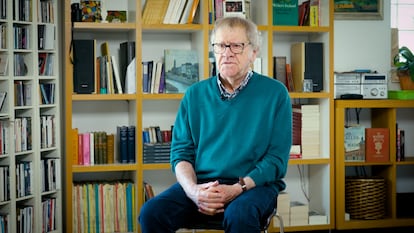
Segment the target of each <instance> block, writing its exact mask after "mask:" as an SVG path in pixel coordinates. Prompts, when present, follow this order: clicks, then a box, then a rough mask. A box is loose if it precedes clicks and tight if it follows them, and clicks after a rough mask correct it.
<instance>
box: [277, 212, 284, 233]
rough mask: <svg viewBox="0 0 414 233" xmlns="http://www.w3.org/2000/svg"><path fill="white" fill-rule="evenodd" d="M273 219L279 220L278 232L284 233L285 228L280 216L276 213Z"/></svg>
mask: <svg viewBox="0 0 414 233" xmlns="http://www.w3.org/2000/svg"><path fill="white" fill-rule="evenodd" d="M275 217H276V218H277V219H278V220H279V232H280V233H284V232H285V227H284V225H283V219H282V216H280V215H279V214H278V213H276V215H275Z"/></svg>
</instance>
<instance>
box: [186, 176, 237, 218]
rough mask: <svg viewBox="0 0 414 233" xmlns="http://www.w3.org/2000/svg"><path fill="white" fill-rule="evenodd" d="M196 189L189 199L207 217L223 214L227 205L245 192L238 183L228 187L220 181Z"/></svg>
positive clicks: (204, 184) (198, 185)
mask: <svg viewBox="0 0 414 233" xmlns="http://www.w3.org/2000/svg"><path fill="white" fill-rule="evenodd" d="M194 188H195V190H194V189H193V191H194V192H193V193H194V195H190V196H189V197H190V198H191V200H192V201H193V202H194V203H195V204H196V205H197V207H198V211H199V212H200V213H203V214H206V215H215V214H218V213H223V212H224V207H225V205H226V204H227V203H229V202H230V201H232V200H233V199H235V198H236V197H237V196H238V195H240V194H241V193H242V192H243V190H242V188H241V186H240V185H239V184H237V183H236V184H232V185H227V184H220V183H219V182H218V181H213V182H208V183H203V184H197V185H196V186H195V187H194Z"/></svg>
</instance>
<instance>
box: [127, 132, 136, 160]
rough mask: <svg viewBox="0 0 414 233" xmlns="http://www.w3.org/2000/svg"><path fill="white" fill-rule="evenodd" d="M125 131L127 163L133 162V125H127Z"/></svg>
mask: <svg viewBox="0 0 414 233" xmlns="http://www.w3.org/2000/svg"><path fill="white" fill-rule="evenodd" d="M127 131H128V132H127V134H128V136H127V137H128V138H127V141H128V142H127V151H128V156H127V157H128V163H135V126H132V125H131V126H128V128H127Z"/></svg>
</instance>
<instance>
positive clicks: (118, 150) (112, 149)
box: [72, 126, 136, 165]
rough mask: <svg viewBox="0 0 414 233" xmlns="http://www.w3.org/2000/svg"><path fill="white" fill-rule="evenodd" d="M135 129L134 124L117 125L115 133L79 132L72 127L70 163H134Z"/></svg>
mask: <svg viewBox="0 0 414 233" xmlns="http://www.w3.org/2000/svg"><path fill="white" fill-rule="evenodd" d="M135 131H136V129H135V126H118V127H117V132H116V135H115V134H111V133H106V132H103V131H95V132H85V133H79V130H78V129H77V128H74V129H72V134H73V140H74V141H73V146H74V150H73V151H74V153H75V154H74V155H73V160H72V163H73V164H77V165H95V164H113V163H135V153H136V148H135V143H136V142H135V140H136V136H135V135H136V133H135ZM116 155H117V157H116Z"/></svg>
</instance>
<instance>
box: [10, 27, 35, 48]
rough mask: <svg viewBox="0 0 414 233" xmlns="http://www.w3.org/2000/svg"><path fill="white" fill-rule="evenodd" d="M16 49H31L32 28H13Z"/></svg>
mask: <svg viewBox="0 0 414 233" xmlns="http://www.w3.org/2000/svg"><path fill="white" fill-rule="evenodd" d="M13 35H14V36H13V38H14V41H13V44H14V46H13V47H14V49H29V48H31V47H30V39H31V35H30V28H28V27H27V26H23V25H15V26H13Z"/></svg>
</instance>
